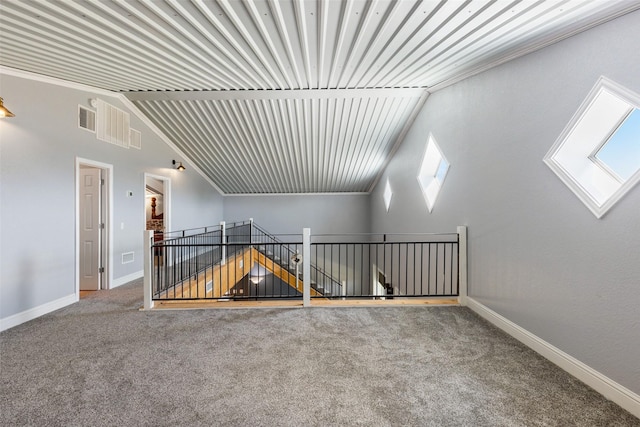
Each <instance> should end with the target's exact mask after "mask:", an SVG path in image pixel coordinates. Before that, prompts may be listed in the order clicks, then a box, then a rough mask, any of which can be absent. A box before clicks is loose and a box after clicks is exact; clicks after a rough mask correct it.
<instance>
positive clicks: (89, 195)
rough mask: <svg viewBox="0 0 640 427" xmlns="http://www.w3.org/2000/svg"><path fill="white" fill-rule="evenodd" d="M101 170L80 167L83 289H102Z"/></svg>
mask: <svg viewBox="0 0 640 427" xmlns="http://www.w3.org/2000/svg"><path fill="white" fill-rule="evenodd" d="M101 201H102V171H101V170H100V169H98V168H87V167H81V168H80V239H79V241H80V290H82V291H97V290H99V289H101V287H102V286H101V279H102V265H101V260H102V232H103V229H104V228H103V227H104V225H103V221H102V206H101Z"/></svg>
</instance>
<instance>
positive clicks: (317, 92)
mask: <svg viewBox="0 0 640 427" xmlns="http://www.w3.org/2000/svg"><path fill="white" fill-rule="evenodd" d="M424 92H425V89H424V88H375V89H288V90H188V91H184V90H183V91H157V90H153V91H142V92H127V97H128V98H129V99H130V100H132V101H225V100H280V99H282V100H284V99H346V98H349V99H351V98H419V97H422V96H424Z"/></svg>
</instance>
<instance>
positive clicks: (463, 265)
mask: <svg viewBox="0 0 640 427" xmlns="http://www.w3.org/2000/svg"><path fill="white" fill-rule="evenodd" d="M467 274H468V273H467V227H466V226H465V225H460V226H458V303H459V304H460V305H467V285H468V283H467V277H468V276H467Z"/></svg>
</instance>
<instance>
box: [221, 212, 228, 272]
mask: <svg viewBox="0 0 640 427" xmlns="http://www.w3.org/2000/svg"><path fill="white" fill-rule="evenodd" d="M220 229H221V230H222V233H221V234H220V248H221V249H222V251H221V254H220V265H225V264H226V263H227V245H226V243H227V227H226V223H225V222H224V221H220Z"/></svg>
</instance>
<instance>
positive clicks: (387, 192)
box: [382, 178, 393, 212]
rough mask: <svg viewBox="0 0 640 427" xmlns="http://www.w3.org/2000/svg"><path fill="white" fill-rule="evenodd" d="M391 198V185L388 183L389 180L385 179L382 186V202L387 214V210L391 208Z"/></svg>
mask: <svg viewBox="0 0 640 427" xmlns="http://www.w3.org/2000/svg"><path fill="white" fill-rule="evenodd" d="M392 198H393V190H392V189H391V183H390V182H389V178H387V182H386V184H385V185H384V192H383V193H382V200H384V206H385V208H387V212H389V208H390V207H391V199H392Z"/></svg>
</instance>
